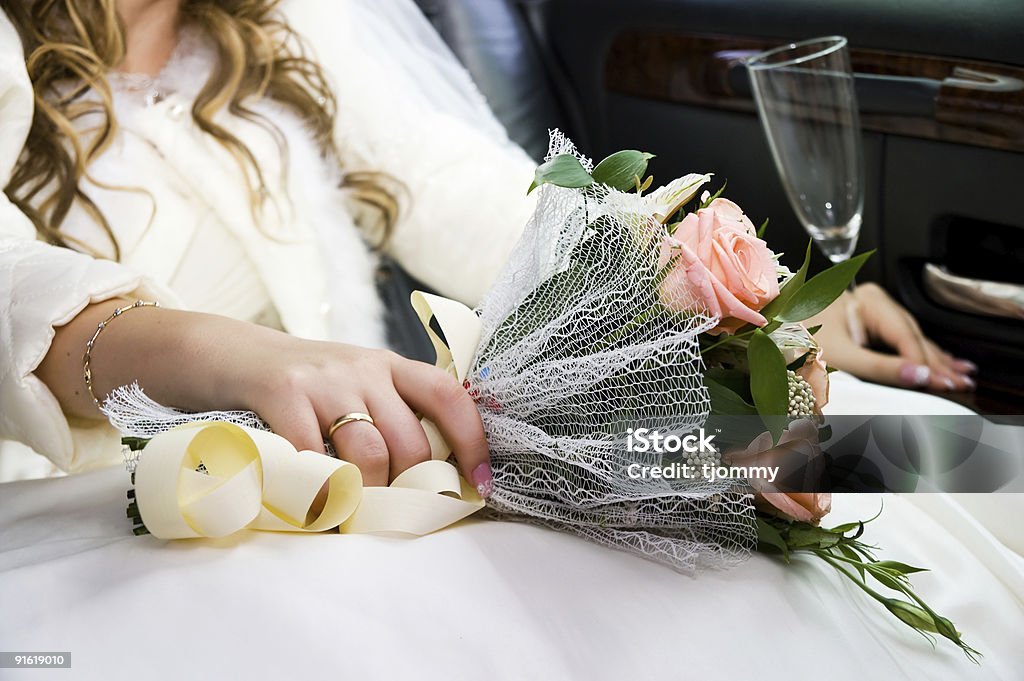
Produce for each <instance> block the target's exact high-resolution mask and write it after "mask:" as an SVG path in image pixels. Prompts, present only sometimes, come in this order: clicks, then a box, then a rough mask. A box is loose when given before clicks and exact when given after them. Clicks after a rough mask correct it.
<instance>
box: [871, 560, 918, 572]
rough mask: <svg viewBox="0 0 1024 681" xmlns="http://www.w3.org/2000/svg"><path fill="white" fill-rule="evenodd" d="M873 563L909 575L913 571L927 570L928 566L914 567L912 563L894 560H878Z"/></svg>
mask: <svg viewBox="0 0 1024 681" xmlns="http://www.w3.org/2000/svg"><path fill="white" fill-rule="evenodd" d="M875 565H878V566H879V567H883V568H886V569H887V570H895V571H896V572H899V573H900V574H903V575H910V574H913V573H915V572H928V568H919V567H914V566H913V565H907V564H906V563H901V562H899V561H896V560H880V561H878V562H877V563H875Z"/></svg>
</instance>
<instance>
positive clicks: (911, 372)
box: [900, 362, 932, 388]
mask: <svg viewBox="0 0 1024 681" xmlns="http://www.w3.org/2000/svg"><path fill="white" fill-rule="evenodd" d="M931 375H932V370H931V369H929V368H928V367H927V366H925V365H924V364H914V363H913V362H907V363H905V364H904V365H903V366H901V367H900V381H902V382H903V385H907V386H910V387H913V388H920V387H921V386H922V385H925V384H926V383H928V379H929V378H930V377H931Z"/></svg>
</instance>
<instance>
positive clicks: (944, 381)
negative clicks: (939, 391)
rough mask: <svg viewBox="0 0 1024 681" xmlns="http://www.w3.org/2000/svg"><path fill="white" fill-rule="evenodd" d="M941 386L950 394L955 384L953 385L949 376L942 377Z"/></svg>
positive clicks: (954, 388)
mask: <svg viewBox="0 0 1024 681" xmlns="http://www.w3.org/2000/svg"><path fill="white" fill-rule="evenodd" d="M942 385H944V386H946V390H948V391H950V392H953V391H954V390H956V383H954V382H953V379H952V378H950V377H949V376H943V377H942Z"/></svg>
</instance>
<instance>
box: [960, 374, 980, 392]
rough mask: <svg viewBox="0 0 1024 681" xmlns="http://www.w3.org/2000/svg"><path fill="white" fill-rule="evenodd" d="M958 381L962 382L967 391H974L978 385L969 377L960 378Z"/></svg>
mask: <svg viewBox="0 0 1024 681" xmlns="http://www.w3.org/2000/svg"><path fill="white" fill-rule="evenodd" d="M960 380H961V381H963V382H964V385H966V386H967V389H968V390H974V389H975V388H977V387H978V385H977V384H976V383H975V382H974V381H973V380H972V379H971V377H970V376H961V377H960Z"/></svg>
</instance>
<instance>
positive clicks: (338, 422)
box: [327, 411, 374, 439]
mask: <svg viewBox="0 0 1024 681" xmlns="http://www.w3.org/2000/svg"><path fill="white" fill-rule="evenodd" d="M355 421H366V422H367V423H369V424H370V425H371V426H372V425H374V423H373V417H372V416H370V415H369V414H364V413H362V412H361V411H353V412H349V413H348V414H345V415H343V416H339V417H338V418H336V419H334V423H332V424H331V427H330V428H328V429H327V439H331V437H333V436H334V431H336V430H338V428H341V427H342V426H344V425H346V424H349V423H353V422H355Z"/></svg>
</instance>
